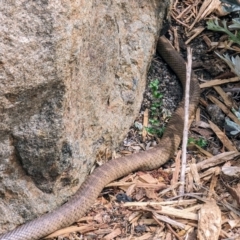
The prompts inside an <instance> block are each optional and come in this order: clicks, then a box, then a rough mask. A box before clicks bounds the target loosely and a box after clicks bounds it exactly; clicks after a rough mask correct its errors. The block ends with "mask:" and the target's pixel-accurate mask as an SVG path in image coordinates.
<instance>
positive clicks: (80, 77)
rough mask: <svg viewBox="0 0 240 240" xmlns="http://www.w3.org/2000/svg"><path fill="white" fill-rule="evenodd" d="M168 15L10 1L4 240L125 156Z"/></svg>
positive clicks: (132, 4)
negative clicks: (123, 147)
mask: <svg viewBox="0 0 240 240" xmlns="http://www.w3.org/2000/svg"><path fill="white" fill-rule="evenodd" d="M166 2H167V0H166ZM165 12H166V3H165V2H164V1H159V0H150V1H141V0H140V1H134V0H132V1H128V0H117V1H106V0H99V1H94V0H88V1H77V0H73V1H72V0H65V1H58V0H52V1H48V0H36V1H27V0H15V1H8V0H5V1H1V4H0V19H1V24H0V162H1V165H0V179H1V181H0V196H1V201H0V216H1V217H0V226H1V227H0V233H1V232H3V231H6V230H8V229H11V228H13V227H14V226H15V225H19V224H21V223H23V222H24V221H26V220H30V219H32V218H35V217H37V216H38V215H40V214H42V213H44V212H46V211H51V210H52V209H53V208H55V207H56V206H58V205H60V204H62V203H63V202H64V201H66V200H67V198H68V197H69V196H70V195H72V194H74V192H75V191H76V190H77V188H78V187H79V185H80V184H81V183H82V181H83V180H84V179H85V177H86V175H87V174H88V173H89V170H90V169H91V167H92V166H93V164H94V161H95V157H96V155H97V154H98V153H99V152H101V151H103V150H104V149H106V148H108V149H110V150H111V149H114V148H116V147H117V146H118V144H119V142H120V141H121V140H122V139H123V136H124V135H125V134H126V132H127V130H128V128H129V126H130V125H131V123H132V122H133V120H134V118H135V116H136V114H137V112H138V110H139V107H140V103H141V100H142V93H143V91H144V87H145V84H146V81H145V79H146V73H147V69H148V66H149V63H150V60H151V57H152V55H153V53H154V51H155V44H156V39H157V35H158V32H159V29H160V27H161V20H162V18H163V17H164V13H165Z"/></svg>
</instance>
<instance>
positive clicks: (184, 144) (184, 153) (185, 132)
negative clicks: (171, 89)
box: [179, 47, 192, 195]
mask: <svg viewBox="0 0 240 240" xmlns="http://www.w3.org/2000/svg"><path fill="white" fill-rule="evenodd" d="M187 53H188V56H187V59H188V61H187V66H186V89H185V106H184V112H185V113H184V129H183V142H182V170H181V177H180V182H181V183H182V185H181V186H180V188H179V194H180V195H183V194H184V186H185V171H186V162H187V157H186V156H187V141H188V120H189V113H188V111H189V91H190V80H191V71H192V49H191V48H190V47H188V48H187Z"/></svg>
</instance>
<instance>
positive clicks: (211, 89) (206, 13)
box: [49, 0, 240, 240]
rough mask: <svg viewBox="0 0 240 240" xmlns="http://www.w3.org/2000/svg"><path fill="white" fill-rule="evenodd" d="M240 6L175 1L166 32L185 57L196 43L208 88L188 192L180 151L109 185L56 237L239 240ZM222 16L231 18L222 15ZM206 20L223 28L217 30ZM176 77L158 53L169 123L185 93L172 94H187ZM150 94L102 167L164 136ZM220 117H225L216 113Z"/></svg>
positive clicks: (157, 72) (196, 60)
mask: <svg viewBox="0 0 240 240" xmlns="http://www.w3.org/2000/svg"><path fill="white" fill-rule="evenodd" d="M239 6H240V4H239V1H237V0H228V1H227V0H224V1H222V2H220V1H218V0H197V1H192V0H185V1H178V0H176V1H174V3H173V7H172V9H171V16H172V25H173V26H172V27H171V28H170V29H169V31H168V34H167V35H168V37H169V38H170V40H172V42H173V45H174V46H176V48H177V49H181V52H182V53H183V55H185V50H186V47H185V43H187V44H190V45H191V47H192V48H193V69H194V71H195V73H196V74H197V76H198V79H199V81H200V87H201V90H202V92H201V99H200V104H199V107H198V109H197V111H196V115H195V120H194V121H193V122H192V125H191V127H190V130H189V138H191V139H195V140H194V141H191V142H192V143H189V145H188V147H187V156H186V157H187V165H186V170H185V186H184V188H185V192H184V194H182V195H179V188H180V186H181V185H182V183H181V182H179V176H180V171H181V150H179V151H178V152H177V153H176V155H175V159H173V160H169V161H168V162H167V163H166V164H165V165H164V166H162V167H160V168H159V169H155V170H152V171H139V172H136V173H131V174H129V175H128V176H125V177H124V178H122V179H119V180H116V181H114V182H112V183H110V184H109V185H108V186H106V188H104V190H103V191H102V193H101V194H100V196H99V197H98V199H97V200H96V202H95V204H94V205H93V206H92V208H91V209H90V210H89V211H88V212H87V214H86V216H85V217H83V218H81V219H79V221H78V222H77V223H75V224H74V225H73V226H70V227H67V228H64V229H61V230H59V231H57V232H55V233H53V234H51V235H50V236H49V237H51V239H62V240H63V239H66V240H67V239H71V240H72V239H109V240H110V239H116V240H117V239H123V240H125V239H126V240H127V239H128V240H133V239H140V240H144V239H167V240H168V239H169V240H171V239H187V240H190V239H201V240H202V239H209V240H214V239H240V211H239V209H240V153H239V149H240V136H239V133H240V118H239V116H240V110H239V109H240V108H239V98H240V82H239V76H236V74H238V72H239V71H240V69H239V57H238V55H237V54H238V53H239V50H240V46H239V45H238V43H237V42H233V41H232V40H231V38H229V36H230V37H232V38H234V39H236V37H235V36H239V35H237V33H236V32H234V31H236V30H233V29H236V28H238V27H239V25H240V24H239V21H238V20H237V17H236V13H234V11H236V9H237V10H238V7H239ZM219 16H227V18H226V20H223V21H221V20H219V18H218V17H219ZM221 18H222V17H221ZM209 19H210V22H208V23H207V21H209ZM214 24H215V25H214ZM207 25H208V26H209V25H210V28H211V26H212V28H215V30H219V29H220V30H221V28H223V29H224V31H223V30H221V31H220V32H219V31H212V30H210V29H207ZM229 32H230V33H229ZM232 34H233V35H234V36H233V35H232ZM237 40H239V39H237ZM214 51H215V52H216V51H217V54H215V53H214ZM217 55H218V56H220V58H219V57H218V56H217ZM236 55H237V56H236ZM231 70H232V72H231ZM171 75H172V72H171V70H170V72H169V70H168V69H167V67H166V65H165V64H164V63H161V60H160V58H159V57H158V56H156V57H154V59H153V62H152V66H151V68H150V71H149V75H148V80H149V81H150V82H151V81H154V80H155V79H156V76H158V78H159V80H160V85H162V86H161V88H160V89H163V90H161V93H162V94H163V104H162V110H161V113H160V115H161V116H160V117H159V121H161V122H162V123H161V124H162V125H164V126H165V124H167V121H168V119H169V115H171V112H172V111H174V108H175V107H176V102H177V101H179V99H180V98H181V94H178V95H174V94H173V93H172V92H171V89H174V92H175V93H176V92H177V93H180V92H181V88H180V87H179V89H178V90H176V87H175V86H176V84H177V82H173V83H172V80H171V81H170V78H172V77H171ZM163 79H165V81H163ZM169 89H170V90H169ZM170 96H174V97H173V98H171V97H170ZM151 98H152V96H151V93H150V91H149V89H148V88H147V89H146V92H145V95H144V100H143V104H142V108H141V111H140V113H139V116H138V117H137V119H136V121H135V124H133V126H132V128H131V129H130V131H129V134H128V136H127V138H126V139H125V140H124V142H123V144H122V146H120V148H119V151H118V152H117V153H115V152H113V153H112V152H109V151H108V150H106V151H105V152H103V153H102V154H101V156H98V160H97V162H98V164H99V165H101V164H102V163H103V162H104V161H107V160H109V158H112V157H118V156H121V155H129V154H133V153H135V152H139V151H144V150H147V149H149V148H152V147H154V146H155V145H156V144H157V142H158V141H160V140H159V139H158V137H156V136H154V135H153V134H151V133H149V132H148V131H147V130H146V128H147V127H148V126H149V120H150V116H151V115H150V114H151V113H150V111H151V109H150V107H151ZM169 99H170V100H169ZM166 103H167V104H166ZM210 105H213V106H214V108H216V109H217V110H216V111H215V112H217V114H216V116H215V117H213V115H214V111H212V112H209V111H208V110H207V109H209V106H210ZM169 109H170V110H171V111H169ZM220 115H221V116H223V120H222V119H220V120H219V119H218V118H219V116H220ZM199 139H204V140H205V141H206V142H207V144H206V145H204V144H201V141H198V140H199Z"/></svg>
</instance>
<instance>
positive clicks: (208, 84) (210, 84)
mask: <svg viewBox="0 0 240 240" xmlns="http://www.w3.org/2000/svg"><path fill="white" fill-rule="evenodd" d="M239 80H240V79H239V77H234V78H228V79H215V80H211V81H208V82H205V83H202V84H200V88H207V87H213V86H217V85H221V84H226V83H230V82H239Z"/></svg>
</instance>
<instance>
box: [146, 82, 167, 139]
mask: <svg viewBox="0 0 240 240" xmlns="http://www.w3.org/2000/svg"><path fill="white" fill-rule="evenodd" d="M149 89H150V91H151V94H152V103H151V106H150V118H149V126H148V127H146V130H147V132H149V133H150V134H153V135H156V136H157V137H161V136H162V134H163V132H164V129H165V128H164V126H161V124H160V121H159V116H160V114H161V110H160V107H161V106H162V97H163V95H162V94H161V92H160V91H159V80H158V79H155V80H153V81H151V82H150V83H149Z"/></svg>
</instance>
